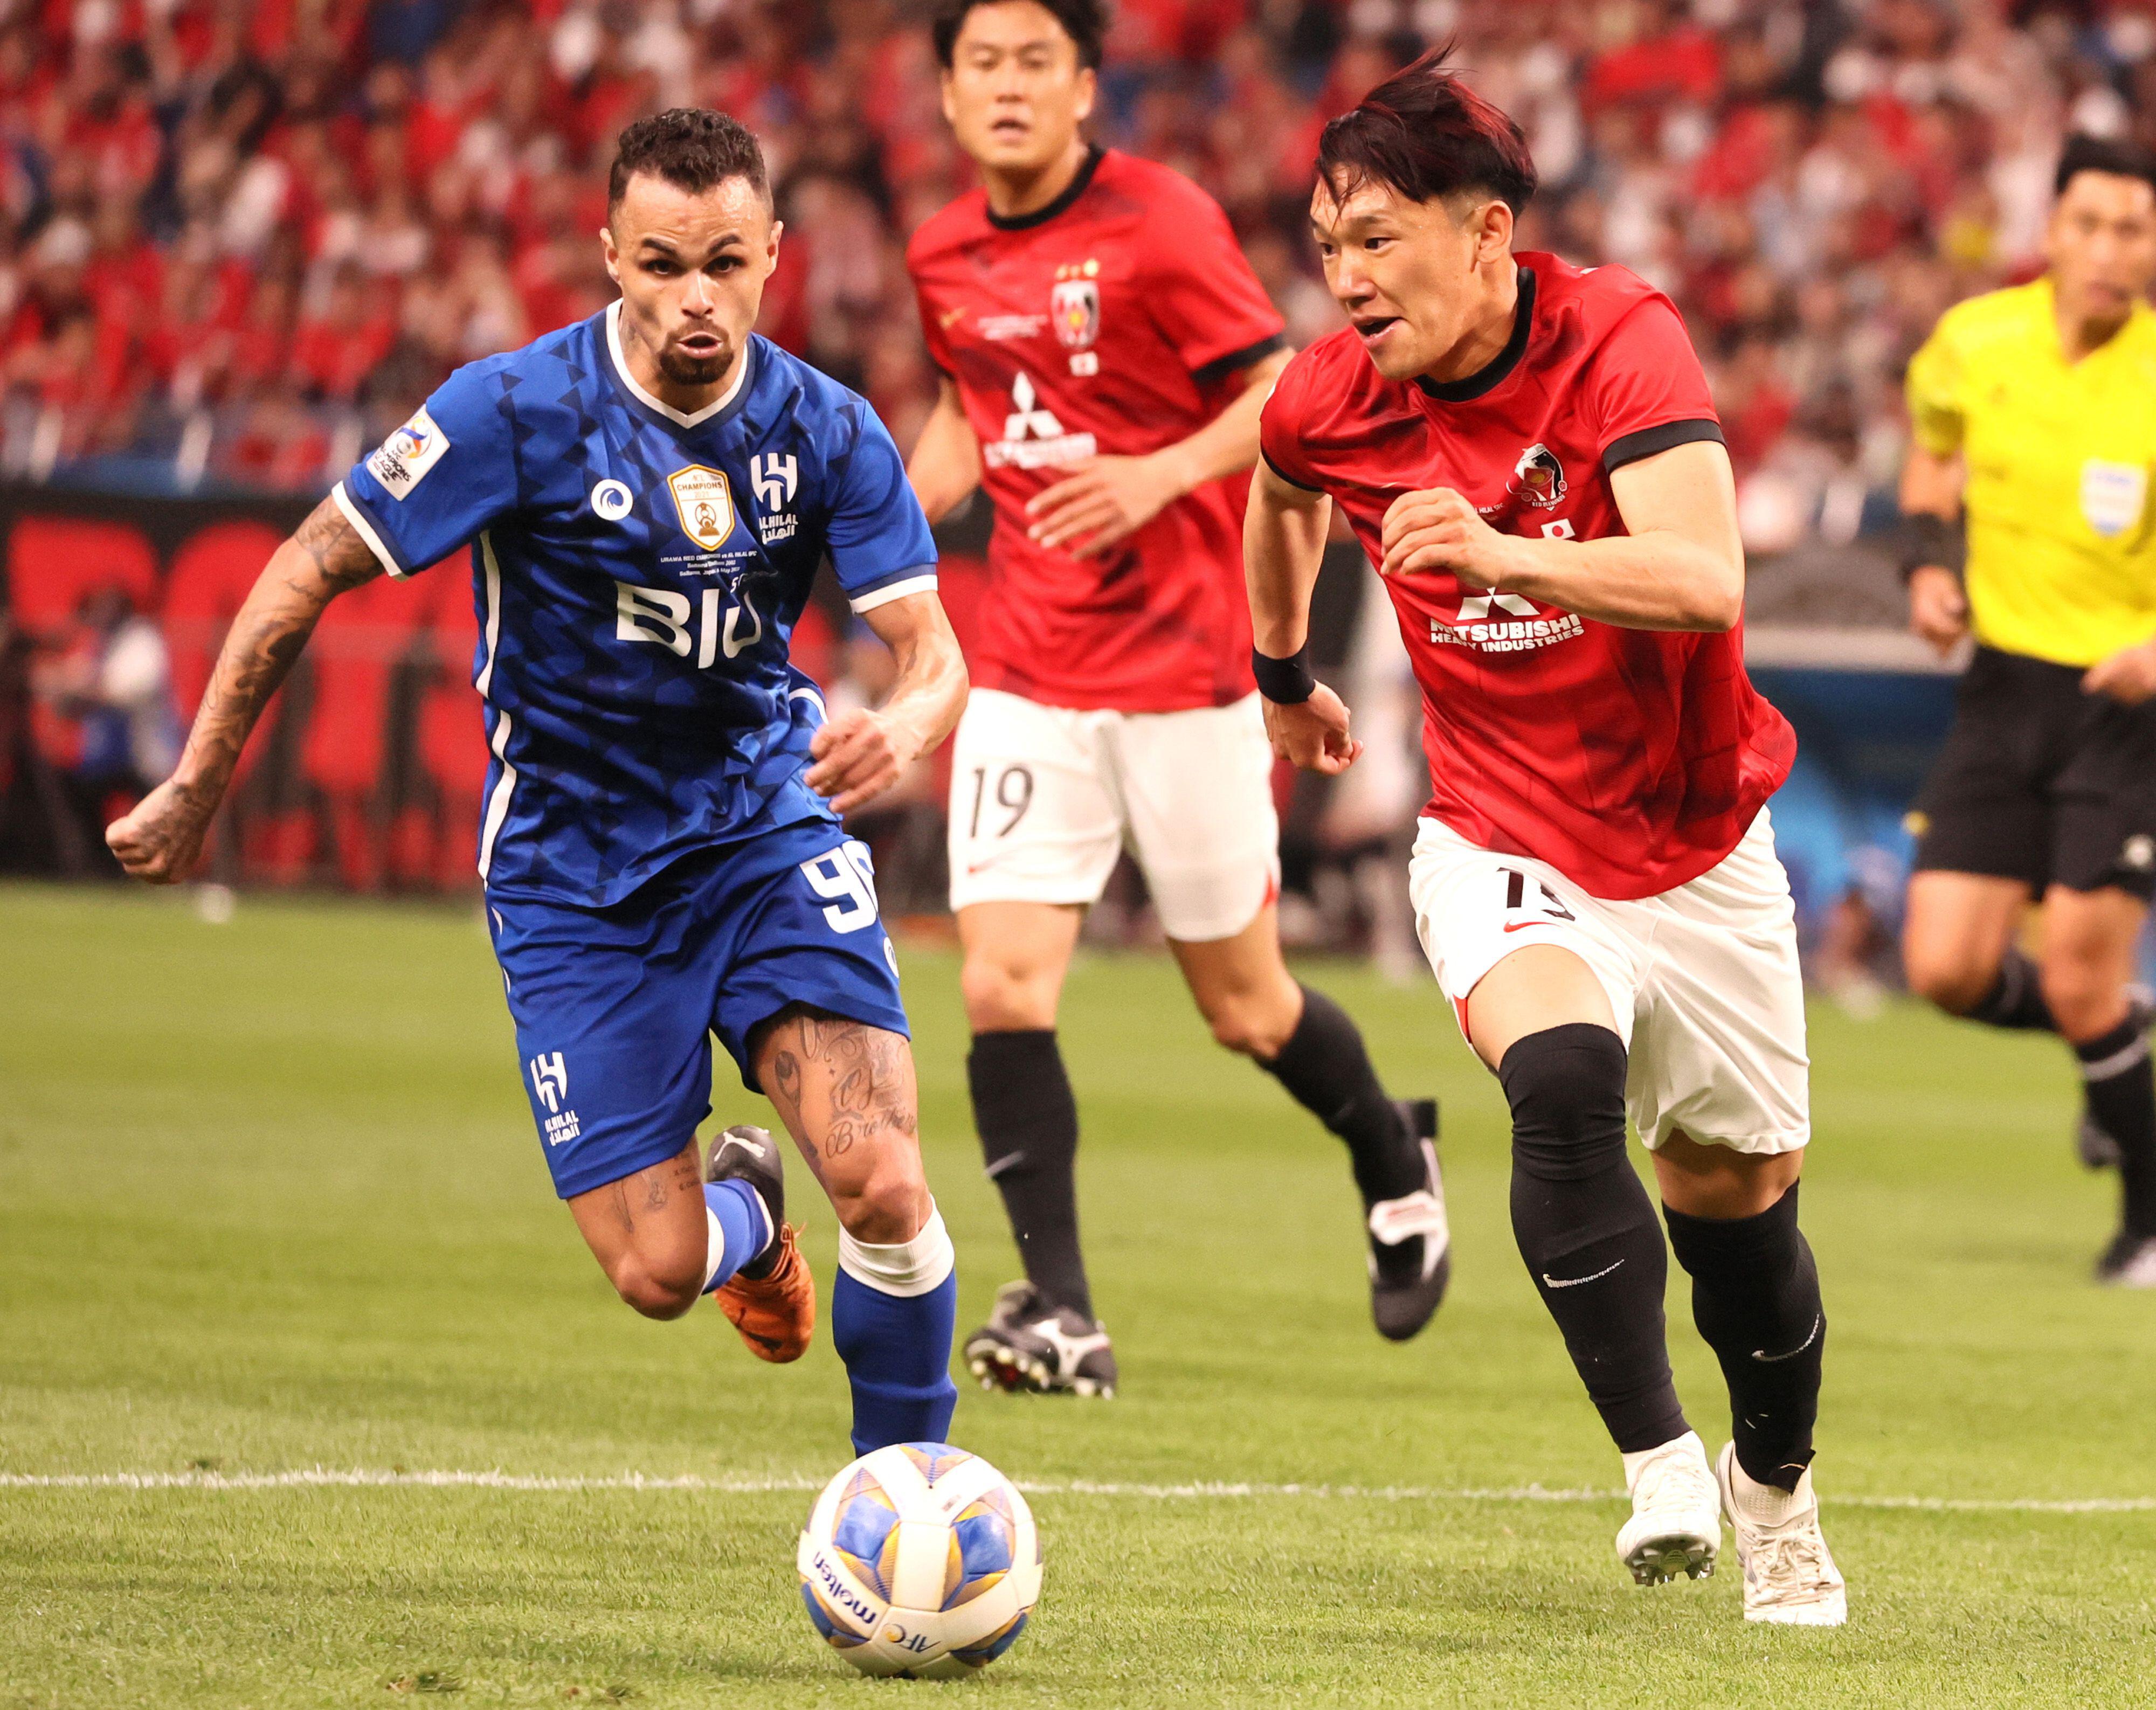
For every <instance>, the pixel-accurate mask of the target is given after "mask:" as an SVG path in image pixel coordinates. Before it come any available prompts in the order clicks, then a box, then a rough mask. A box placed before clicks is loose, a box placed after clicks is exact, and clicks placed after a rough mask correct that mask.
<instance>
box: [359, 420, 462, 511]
mask: <svg viewBox="0 0 2156 1710" xmlns="http://www.w3.org/2000/svg"><path fill="white" fill-rule="evenodd" d="M448 449H449V435H448V434H444V432H443V431H442V430H441V429H439V428H438V427H436V426H435V425H434V418H433V417H432V416H430V415H429V414H428V413H427V412H426V411H425V410H423V409H422V410H421V411H420V412H419V413H418V414H417V415H415V416H413V418H412V419H411V420H410V421H408V422H407V423H405V424H404V425H403V427H401V428H399V429H398V430H397V431H396V432H395V433H393V434H391V435H390V436H389V437H388V439H384V440H383V441H382V446H381V449H379V450H377V452H376V453H375V454H374V455H373V456H372V457H370V458H368V459H367V473H368V474H369V475H372V476H373V477H374V478H375V480H377V481H380V482H381V483H382V486H383V488H384V489H386V490H388V494H389V496H390V497H391V498H393V499H399V500H401V499H403V498H404V497H405V496H408V494H409V493H410V492H411V490H412V489H413V488H414V487H416V486H418V485H419V483H420V482H421V481H423V480H425V479H426V478H427V471H428V470H430V469H432V468H433V467H434V465H436V464H438V463H439V462H440V461H441V460H442V454H443V453H444V451H447V450H448Z"/></svg>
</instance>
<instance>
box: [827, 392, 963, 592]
mask: <svg viewBox="0 0 2156 1710" xmlns="http://www.w3.org/2000/svg"><path fill="white" fill-rule="evenodd" d="M840 414H841V416H842V417H843V416H847V415H850V416H852V417H853V418H854V420H855V431H854V436H853V444H851V445H850V447H845V448H843V449H841V450H840V452H839V455H840V456H841V457H843V458H844V459H845V464H844V468H843V469H842V470H840V471H839V480H838V487H837V491H836V493H835V494H834V496H833V500H832V504H831V515H830V521H829V524H828V525H827V526H826V528H825V532H824V545H825V546H826V547H829V550H830V553H831V567H832V568H833V569H834V570H835V571H836V572H837V573H838V576H839V587H841V588H844V589H845V591H846V598H848V599H849V600H850V601H851V602H852V603H853V608H854V609H855V611H857V612H866V611H873V610H874V609H875V608H876V607H878V606H880V605H882V604H884V603H885V602H886V601H889V600H895V599H902V598H905V596H906V595H907V594H909V593H934V592H935V589H936V539H935V537H934V536H933V535H932V534H930V533H929V531H928V519H927V516H923V515H922V514H921V501H919V500H917V499H916V498H915V497H914V496H913V489H912V488H911V486H909V485H907V484H906V465H905V464H904V463H903V462H902V461H901V460H900V458H899V454H898V447H897V446H896V445H894V444H892V443H891V434H890V433H889V431H888V430H887V429H885V427H884V424H882V422H880V420H878V419H877V417H876V413H875V411H874V410H872V409H870V408H869V407H868V405H867V404H866V403H863V402H862V401H861V400H860V399H859V398H854V399H850V400H849V405H848V408H846V409H844V410H843V411H841V412H840Z"/></svg>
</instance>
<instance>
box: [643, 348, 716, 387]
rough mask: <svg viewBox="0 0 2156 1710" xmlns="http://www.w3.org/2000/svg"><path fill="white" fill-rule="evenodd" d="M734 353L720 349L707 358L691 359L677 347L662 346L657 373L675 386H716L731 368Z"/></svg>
mask: <svg viewBox="0 0 2156 1710" xmlns="http://www.w3.org/2000/svg"><path fill="white" fill-rule="evenodd" d="M733 361H734V352H733V350H732V348H731V347H721V348H720V349H719V350H718V351H716V352H714V353H713V354H712V355H711V356H708V357H692V356H690V354H689V352H686V351H685V350H683V349H682V348H681V347H680V346H679V345H663V346H661V347H660V352H659V372H660V373H662V374H664V375H665V377H667V378H668V379H669V380H671V381H672V382H673V383H675V385H676V386H716V385H717V384H718V383H719V382H720V381H721V380H722V379H723V378H725V377H726V371H727V370H728V369H729V368H730V367H732V366H733Z"/></svg>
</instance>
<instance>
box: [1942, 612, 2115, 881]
mask: <svg viewBox="0 0 2156 1710" xmlns="http://www.w3.org/2000/svg"><path fill="white" fill-rule="evenodd" d="M2081 683H2082V670H2081V668H2080V667H2079V666H2077V665H2053V664H2052V663H2051V661H2050V660H2041V659H2030V658H2029V657H2027V656H2026V655H2023V654H2018V653H2001V652H2000V651H1999V650H1997V649H1996V648H1990V647H1979V648H1978V649H1977V650H1976V657H1975V659H1974V660H1973V661H1972V662H1971V663H1970V665H1969V671H1968V674H1967V675H1964V676H1963V678H1962V680H1961V685H1960V687H1959V689H1958V691H1957V692H1956V694H1955V697H1954V721H1953V729H1952V730H1951V731H1949V732H1948V733H1947V740H1946V746H1945V747H1944V748H1943V749H1942V750H1941V751H1940V752H1939V757H1938V763H1937V764H1936V765H1935V766H1934V767H1933V768H1932V775H1931V777H1930V778H1929V779H1928V781H1927V782H1926V783H1925V785H1924V788H1923V792H1922V794H1921V795H1919V796H1918V797H1917V811H1916V814H1915V815H1914V816H1912V817H1913V819H1914V820H1915V823H1916V824H1917V829H1918V837H1917V871H1919V872H1932V871H1945V872H1953V873H1982V874H1986V875H1989V876H1994V877H1997V878H2001V879H2019V880H2021V881H2023V882H2024V883H2025V884H2026V885H2028V886H2029V887H2030V890H2032V891H2035V892H2036V893H2037V894H2038V895H2041V894H2042V892H2043V891H2044V889H2045V887H2046V886H2050V885H2063V886H2066V888H2067V889H2068V890H2070V891H2097V890H2101V889H2103V888H2104V887H2106V886H2115V887H2116V888H2117V889H2119V890H2121V891H2130V892H2132V893H2133V895H2134V896H2138V897H2139V898H2141V900H2142V901H2144V902H2145V901H2148V900H2149V898H2150V896H2151V895H2152V894H2156V701H2149V702H2146V703H2144V704H2143V705H2142V706H2121V705H2120V704H2119V703H2118V702H2117V701H2113V700H2112V698H2111V697H2110V696H2107V695H2089V694H2085V693H2083V692H2082V686H2081Z"/></svg>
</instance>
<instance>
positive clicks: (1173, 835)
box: [950, 689, 1280, 944]
mask: <svg viewBox="0 0 2156 1710" xmlns="http://www.w3.org/2000/svg"><path fill="white" fill-rule="evenodd" d="M951 756H952V762H951V827H950V846H951V906H952V908H953V909H960V908H968V907H971V906H973V904H974V903H977V902H1052V903H1077V904H1086V903H1091V902H1095V901H1098V900H1099V898H1100V895H1101V887H1102V886H1105V885H1106V883H1107V882H1108V876H1109V875H1110V874H1111V873H1112V872H1113V871H1114V870H1115V867H1116V854H1117V852H1118V851H1119V850H1122V849H1124V848H1126V847H1127V848H1128V849H1129V850H1130V852H1131V854H1132V857H1133V858H1134V859H1135V860H1137V864H1138V867H1139V870H1141V871H1142V872H1143V873H1144V874H1145V879H1146V885H1147V888H1149V889H1150V890H1151V891H1152V901H1153V906H1154V908H1155V909H1157V910H1158V911H1159V914H1160V924H1161V927H1162V930H1163V931H1164V932H1166V933H1167V934H1168V937H1171V938H1175V939H1178V940H1180V941H1181V942H1183V943H1187V944H1199V943H1205V942H1210V941H1211V940H1214V939H1217V938H1232V937H1235V934H1236V933H1238V932H1241V931H1242V930H1243V928H1244V927H1247V926H1248V925H1250V922H1252V921H1254V920H1255V919H1256V918H1257V917H1258V911H1259V910H1260V909H1262V908H1263V907H1264V906H1265V904H1266V902H1267V901H1269V900H1270V898H1271V897H1272V896H1274V895H1275V894H1276V891H1277V890H1278V888H1279V885H1280V822H1279V819H1278V817H1277V815H1276V814H1275V813H1274V811H1273V790H1272V767H1273V752H1272V745H1271V744H1270V742H1268V741H1267V740H1266V738H1265V720H1264V717H1263V716H1262V715H1261V714H1260V711H1259V710H1258V697H1257V696H1255V695H1250V696H1245V698H1244V699H1242V700H1240V701H1236V702H1235V704H1234V705H1233V706H1200V707H1196V708H1193V709H1191V710H1190V711H1183V712H1113V711H1076V710H1075V709H1073V708H1070V707H1067V706H1041V705H1040V704H1039V702H1038V701H1028V700H1026V699H1024V697H1023V696H1018V695H1007V694H1004V692H1003V691H1000V690H997V689H976V690H974V691H973V696H972V698H971V699H970V700H969V701H968V702H967V703H966V711H965V716H963V717H962V718H961V719H960V720H959V721H958V734H957V737H956V738H955V739H954V740H953V742H952V750H951Z"/></svg>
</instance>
